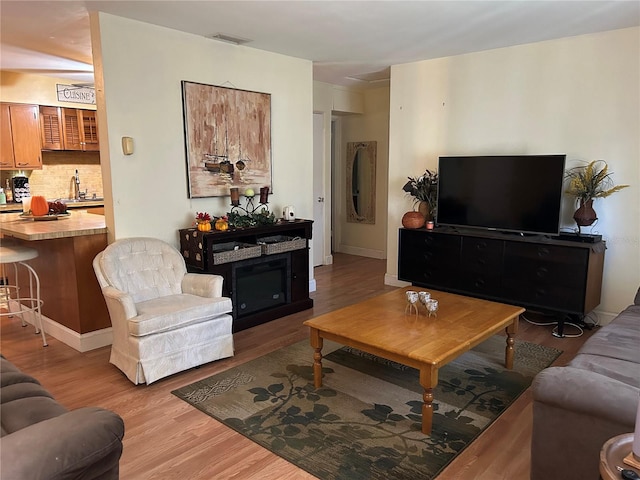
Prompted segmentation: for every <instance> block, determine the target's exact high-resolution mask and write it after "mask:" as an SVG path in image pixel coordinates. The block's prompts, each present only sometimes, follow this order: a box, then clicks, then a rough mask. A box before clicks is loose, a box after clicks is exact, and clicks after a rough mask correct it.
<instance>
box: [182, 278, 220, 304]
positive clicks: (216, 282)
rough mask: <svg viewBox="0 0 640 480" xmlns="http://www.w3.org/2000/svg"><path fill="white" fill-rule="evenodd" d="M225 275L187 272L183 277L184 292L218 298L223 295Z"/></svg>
mask: <svg viewBox="0 0 640 480" xmlns="http://www.w3.org/2000/svg"><path fill="white" fill-rule="evenodd" d="M223 283H224V277H222V276H221V275H210V274H200V273H187V274H185V276H184V278H183V279H182V293H190V294H191V295H197V296H199V297H208V298H216V297H221V296H222V284H223Z"/></svg>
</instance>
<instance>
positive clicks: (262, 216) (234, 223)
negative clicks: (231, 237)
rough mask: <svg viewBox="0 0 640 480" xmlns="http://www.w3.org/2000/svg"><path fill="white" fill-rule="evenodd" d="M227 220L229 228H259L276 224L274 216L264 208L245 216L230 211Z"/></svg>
mask: <svg viewBox="0 0 640 480" xmlns="http://www.w3.org/2000/svg"><path fill="white" fill-rule="evenodd" d="M227 218H228V221H229V226H231V227H233V228H247V227H259V226H262V225H273V224H274V223H276V217H275V215H274V214H273V213H271V212H269V210H267V209H266V208H265V209H262V210H260V211H259V212H255V211H254V212H247V213H246V214H243V213H240V212H238V211H234V210H232V211H231V212H229V213H227Z"/></svg>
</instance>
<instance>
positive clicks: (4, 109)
mask: <svg viewBox="0 0 640 480" xmlns="http://www.w3.org/2000/svg"><path fill="white" fill-rule="evenodd" d="M0 149H1V150H0V168H3V169H4V168H14V167H15V160H14V156H13V136H12V135H11V113H10V112H9V105H7V104H6V103H3V104H2V105H0Z"/></svg>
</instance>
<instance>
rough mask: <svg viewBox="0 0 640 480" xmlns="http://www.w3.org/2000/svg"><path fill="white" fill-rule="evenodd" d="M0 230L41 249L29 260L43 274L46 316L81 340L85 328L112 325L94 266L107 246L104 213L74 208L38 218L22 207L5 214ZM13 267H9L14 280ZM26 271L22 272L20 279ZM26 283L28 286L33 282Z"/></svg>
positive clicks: (85, 330)
mask: <svg viewBox="0 0 640 480" xmlns="http://www.w3.org/2000/svg"><path fill="white" fill-rule="evenodd" d="M0 233H1V234H2V236H3V238H2V239H1V240H0V241H1V242H5V241H7V240H8V237H11V241H12V242H15V243H16V244H19V245H23V246H25V247H31V248H35V249H36V250H38V257H37V258H34V259H33V260H29V264H30V265H31V266H32V267H33V268H34V269H35V270H36V271H37V272H38V275H39V277H40V288H41V297H42V299H43V300H44V304H43V306H42V313H43V315H44V316H46V317H47V318H48V319H50V320H52V321H53V322H56V323H58V324H60V325H63V326H64V327H67V328H68V329H70V330H72V331H73V332H71V333H72V336H76V337H78V338H76V340H77V341H78V343H79V344H82V335H83V334H86V333H89V332H94V331H97V330H101V329H105V328H108V327H110V326H111V322H110V320H109V314H108V311H107V307H106V304H105V301H104V297H103V296H102V291H101V290H100V286H99V285H98V281H97V279H96V276H95V273H94V271H93V266H92V262H93V259H94V258H95V256H96V255H97V254H98V253H99V252H101V251H102V250H104V249H105V248H106V246H107V228H106V225H105V219H104V216H103V215H96V214H92V213H88V212H87V211H86V210H74V211H72V212H71V214H70V215H69V216H68V217H60V218H58V220H50V221H34V220H33V219H30V218H23V217H21V216H20V214H18V213H4V214H0ZM12 270H13V269H7V274H8V276H9V278H10V280H11V281H12V280H13V279H12V278H11V276H12V275H11V274H12V273H13V272H12ZM25 277H27V275H21V276H20V281H21V284H22V280H23V279H24V280H25V281H26V280H27V278H25ZM21 287H26V288H27V289H28V282H26V285H25V284H22V285H21ZM45 322H46V319H45ZM54 327H55V325H54ZM46 330H47V328H46V324H45V331H46ZM47 333H49V332H47ZM76 334H78V335H76ZM54 336H56V335H54ZM63 341H65V340H63ZM65 343H69V342H65ZM71 346H74V348H78V347H77V345H75V344H74V345H71Z"/></svg>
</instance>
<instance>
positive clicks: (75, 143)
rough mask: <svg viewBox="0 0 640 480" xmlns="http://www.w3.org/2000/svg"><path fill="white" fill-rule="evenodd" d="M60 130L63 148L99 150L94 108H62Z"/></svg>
mask: <svg viewBox="0 0 640 480" xmlns="http://www.w3.org/2000/svg"><path fill="white" fill-rule="evenodd" d="M62 131H63V134H64V149H65V150H81V151H83V152H97V151H99V150H100V144H99V142H98V121H97V118H96V112H95V110H83V109H80V108H63V109H62Z"/></svg>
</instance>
